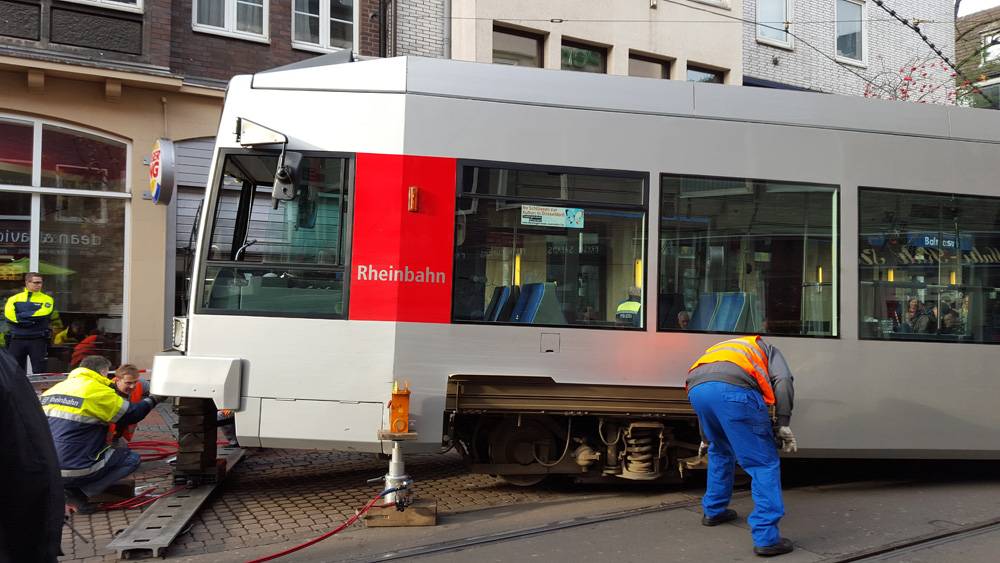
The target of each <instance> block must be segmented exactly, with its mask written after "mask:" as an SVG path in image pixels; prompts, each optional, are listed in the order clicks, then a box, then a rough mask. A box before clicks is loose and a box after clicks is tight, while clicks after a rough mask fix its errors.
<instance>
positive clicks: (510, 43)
mask: <svg viewBox="0 0 1000 563" xmlns="http://www.w3.org/2000/svg"><path fill="white" fill-rule="evenodd" d="M544 43H545V38H544V37H543V36H541V35H539V34H535V33H530V32H527V31H521V30H516V29H508V28H504V27H494V28H493V62H494V63H496V64H502V65H514V66H532V67H537V68H542V60H543V58H542V46H543V45H544Z"/></svg>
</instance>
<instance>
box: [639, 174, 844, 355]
mask: <svg viewBox="0 0 1000 563" xmlns="http://www.w3.org/2000/svg"><path fill="white" fill-rule="evenodd" d="M660 193H661V200H660V201H661V208H660V267H659V269H660V271H659V279H660V283H659V291H660V294H659V311H657V318H658V325H659V328H660V330H690V331H705V332H721V333H742V334H746V333H759V334H786V335H809V336H837V329H838V324H837V285H836V284H837V275H838V273H837V271H836V270H837V268H836V267H835V264H836V260H835V257H836V253H837V246H838V242H837V236H838V233H837V225H838V221H837V208H838V206H837V187H836V186H827V185H818V184H803V183H790V182H775V181H769V180H751V179H743V178H717V177H706V176H676V175H664V176H662V177H661V180H660Z"/></svg>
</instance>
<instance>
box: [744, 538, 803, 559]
mask: <svg viewBox="0 0 1000 563" xmlns="http://www.w3.org/2000/svg"><path fill="white" fill-rule="evenodd" d="M793 549H795V546H794V545H792V540H790V539H788V538H781V540H779V541H778V543H776V544H774V545H765V546H764V547H757V546H756V545H755V546H753V552H754V553H756V554H757V555H760V556H761V557H774V556H775V555H784V554H786V553H790V552H791V551H792V550H793Z"/></svg>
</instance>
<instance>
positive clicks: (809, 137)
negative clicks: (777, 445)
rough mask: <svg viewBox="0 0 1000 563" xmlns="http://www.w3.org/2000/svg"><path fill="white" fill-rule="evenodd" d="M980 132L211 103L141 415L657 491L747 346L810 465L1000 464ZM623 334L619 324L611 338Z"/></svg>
mask: <svg viewBox="0 0 1000 563" xmlns="http://www.w3.org/2000/svg"><path fill="white" fill-rule="evenodd" d="M998 163H1000V113H997V112H990V111H984V110H971V109H965V108H956V107H931V106H923V105H917V104H906V103H892V102H882V101H873V100H866V99H861V98H850V97H840V96H828V95H822V94H815V93H802V92H788V91H775V90H759V89H753V88H744V87H733V86H722V85H715V84H699V83H683V82H675V81H667V80H652V79H645V78H630V77H619V76H595V75H589V74H585V73H575V72H563V71H551V70H542V69H528V68H517V67H508V66H503V65H486V64H476V63H467V62H459V61H448V60H434V59H424V58H416V57H400V58H391V59H380V60H372V61H365V62H355V63H348V64H325V60H324V59H323V58H319V59H315V60H313V61H310V62H309V63H308V64H296V65H291V66H287V67H281V68H278V69H275V70H272V71H267V72H261V73H258V74H255V75H252V76H237V77H235V78H234V79H233V80H232V81H231V82H230V85H229V88H228V92H227V96H226V101H225V107H224V110H223V115H222V120H221V124H220V127H219V134H218V139H217V142H216V149H215V154H214V157H213V163H212V173H211V176H210V181H209V185H208V186H207V190H206V197H205V207H204V210H205V211H204V212H203V213H202V215H201V223H200V226H199V236H198V240H199V242H198V248H197V252H196V257H195V260H194V266H193V268H194V269H193V273H192V278H193V283H192V293H191V304H190V310H189V312H188V315H187V317H186V318H183V319H177V320H176V321H175V335H174V337H175V345H176V348H177V349H178V350H179V352H178V353H174V354H164V355H161V356H158V357H157V358H156V360H155V363H154V371H153V373H154V375H153V386H154V389H156V390H158V391H157V392H162V393H164V394H170V395H173V396H185V397H202V398H213V399H214V400H215V402H216V405H217V406H218V407H219V408H232V409H234V410H235V413H236V414H235V421H236V432H237V435H238V437H239V440H240V442H241V444H244V445H246V446H256V447H269V448H276V447H280V448H325V449H346V450H356V451H365V452H387V451H388V449H389V448H390V447H391V444H389V443H387V442H383V441H382V440H380V438H379V434H378V431H379V430H380V429H384V428H387V427H388V417H389V411H388V410H387V403H388V402H389V401H390V393H391V390H392V386H393V382H397V383H398V384H403V385H407V386H408V388H409V389H410V391H411V396H410V405H411V411H410V417H409V418H410V422H411V425H410V431H412V432H416V434H417V436H418V439H417V440H416V441H414V442H412V444H408V445H407V450H408V451H424V452H430V451H436V450H438V449H439V448H440V447H441V446H442V445H445V446H449V445H453V446H455V447H456V448H457V449H458V450H459V451H460V452H461V453H462V454H463V455H464V456H465V458H466V459H467V461H468V462H469V464H470V467H471V468H472V470H473V471H479V472H485V473H491V474H498V475H502V476H505V477H506V478H508V479H509V480H511V481H512V482H515V483H520V484H530V483H534V482H537V481H538V480H539V479H540V478H543V477H545V476H546V475H549V474H568V475H574V476H578V477H598V478H602V477H603V478H609V479H618V478H627V479H657V478H663V477H666V476H669V475H672V474H673V473H674V472H675V465H676V461H677V459H678V458H680V457H683V456H685V455H691V454H692V450H693V449H694V448H696V444H697V443H698V432H697V424H696V420H695V418H694V416H693V413H692V411H691V409H690V407H689V406H688V404H687V402H686V399H685V393H684V389H683V387H684V380H685V377H686V372H687V369H688V367H689V366H690V364H691V363H692V361H693V360H695V359H696V358H697V357H698V356H699V355H700V354H701V353H702V352H703V351H704V350H705V349H706V348H707V347H708V346H710V345H712V344H714V343H716V342H718V341H720V340H723V339H726V338H731V337H733V336H734V335H745V334H755V333H756V334H763V335H765V337H766V338H768V339H769V340H770V341H771V342H773V343H774V344H775V345H777V346H778V347H779V348H780V349H781V350H782V351H783V352H784V354H785V356H786V357H787V359H788V361H789V364H790V366H791V367H792V369H793V371H794V374H795V386H796V397H795V410H794V413H793V417H792V427H793V428H794V429H795V433H796V436H797V437H798V439H799V445H800V449H799V452H798V454H797V455H798V456H800V457H851V458H874V457H879V458H953V459H959V458H961V459H1000V409H997V408H996V404H995V403H996V397H998V396H1000V377H998V376H997V373H996V365H997V363H998V362H997V360H998V359H1000V348H998V347H997V346H996V344H997V343H1000V198H998V197H997V196H998V195H1000V192H998V189H997V178H998V177H1000V164H998ZM626 302H628V303H633V304H632V305H630V306H629V307H626V308H625V309H628V310H631V311H633V312H636V314H634V315H631V317H630V318H626V317H627V316H623V315H620V314H619V310H620V306H621V305H622V304H623V303H626Z"/></svg>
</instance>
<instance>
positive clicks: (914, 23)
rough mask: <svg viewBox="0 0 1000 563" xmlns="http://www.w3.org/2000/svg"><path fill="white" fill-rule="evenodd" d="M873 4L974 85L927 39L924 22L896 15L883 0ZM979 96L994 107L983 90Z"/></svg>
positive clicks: (968, 82)
mask: <svg viewBox="0 0 1000 563" xmlns="http://www.w3.org/2000/svg"><path fill="white" fill-rule="evenodd" d="M873 2H875V5H876V6H878V7H879V8H881V9H882V10H883V11H885V13H887V14H889V15H890V16H892V17H893V18H894V19H896V20H897V21H899V22H900V23H902V24H903V25H905V26H906V27H908V28H909V29H911V30H913V32H914V33H916V34H917V35H919V36H920V39H921V40H922V41H923V42H924V43H925V44H926V45H927V46H928V47H930V48H931V51H934V53H935V54H936V55H937V56H938V57H940V58H941V60H942V61H944V64H946V65H948V67H949V68H951V69H952V70H953V71H955V74H957V75H958V76H959V77H960V78H961V79H962V80H964V81H965V83H966V84H969V85H971V84H972V80H971V79H969V77H968V76H966V75H965V73H964V72H962V71H961V69H959V68H958V67H957V66H956V65H955V63H953V62H951V60H950V59H949V58H948V56H947V55H945V54H944V53H943V52H942V51H941V48H940V47H938V46H937V45H935V44H934V42H933V41H931V40H930V38H929V37H927V34H926V33H924V32H923V30H922V29H920V25H921V24H923V23H924V21H923V20H919V19H912V20H911V19H909V18H904V17H902V16H900V15H899V14H898V13H896V10H893V9H892V8H890V7H888V6H886V5H885V2H884V1H883V0H873ZM978 94H979V95H980V96H982V97H983V99H984V100H986V102H987V103H988V104H990V105H991V106H992V105H993V100H991V99H990V98H989V96H987V95H986V94H985V93H984V92H982V91H981V90H979V91H978Z"/></svg>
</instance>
